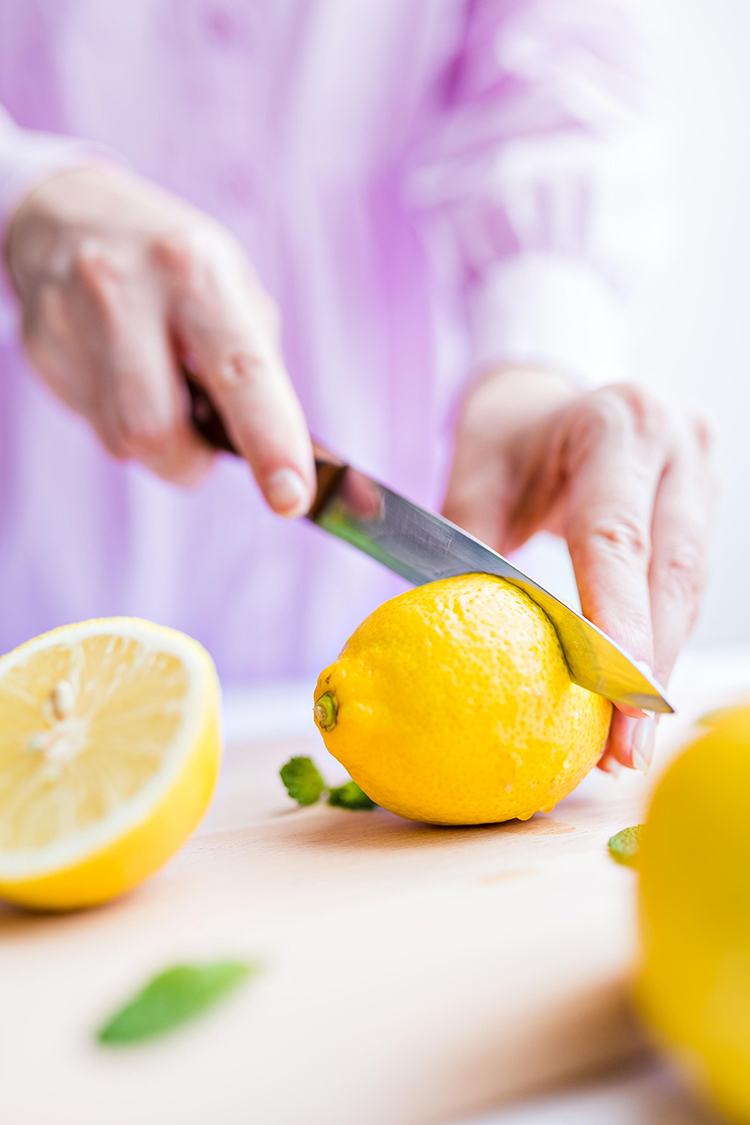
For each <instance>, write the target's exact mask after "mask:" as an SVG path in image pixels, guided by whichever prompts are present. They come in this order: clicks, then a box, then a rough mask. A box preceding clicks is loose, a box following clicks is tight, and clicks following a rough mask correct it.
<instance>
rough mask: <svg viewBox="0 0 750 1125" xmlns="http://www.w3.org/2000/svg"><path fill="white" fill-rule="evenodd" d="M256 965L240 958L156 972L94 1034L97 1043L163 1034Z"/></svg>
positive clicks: (211, 1002) (223, 993)
mask: <svg viewBox="0 0 750 1125" xmlns="http://www.w3.org/2000/svg"><path fill="white" fill-rule="evenodd" d="M257 971H258V967H257V966H256V965H253V964H247V963H245V962H241V961H214V962H212V963H209V964H206V965H175V966H174V967H173V968H171V969H166V970H165V971H164V972H163V973H159V974H158V975H157V976H155V977H154V978H153V979H152V980H150V981H149V982H148V984H147V985H146V986H145V987H144V988H143V989H141V991H140V992H139V993H138V994H137V995H136V996H134V997H133V999H132V1000H130V1001H129V1002H128V1003H127V1004H125V1005H124V1007H122V1008H120V1010H119V1011H118V1012H116V1013H115V1015H114V1016H112V1017H111V1019H109V1020H107V1022H106V1023H105V1024H104V1026H103V1027H102V1028H100V1029H99V1031H98V1033H97V1039H98V1040H99V1042H100V1043H107V1044H116V1045H119V1044H124V1043H136V1042H139V1041H140V1040H144V1039H152V1038H155V1037H156V1036H157V1035H163V1034H164V1033H165V1032H167V1031H172V1029H173V1028H176V1027H179V1025H180V1024H182V1023H185V1022H186V1021H187V1020H191V1019H194V1018H195V1017H196V1016H199V1015H201V1013H202V1012H205V1011H207V1009H208V1008H211V1007H212V1006H213V1005H214V1004H216V1003H217V1001H219V1000H221V999H222V998H223V997H224V996H226V995H228V994H229V993H230V992H231V991H232V990H233V989H235V988H236V987H237V986H238V985H239V984H241V983H242V981H244V980H246V979H247V978H248V977H249V976H250V975H253V974H255V973H256V972H257Z"/></svg>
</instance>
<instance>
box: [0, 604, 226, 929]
mask: <svg viewBox="0 0 750 1125" xmlns="http://www.w3.org/2000/svg"><path fill="white" fill-rule="evenodd" d="M220 756H221V739H220V730H219V687H218V680H217V677H216V672H215V669H214V666H213V662H212V660H211V658H210V656H209V655H208V653H207V652H206V651H205V650H204V649H203V648H202V647H201V646H200V645H199V644H198V643H197V642H196V641H193V640H192V639H191V638H189V637H187V636H185V635H184V634H182V633H179V632H177V631H176V630H173V629H167V628H164V627H160V626H156V625H153V624H151V623H150V622H147V621H141V620H139V619H135V618H109V619H102V620H97V621H86V622H82V623H80V624H77V625H68V626H64V627H62V628H60V629H56V630H54V631H53V632H51V633H47V634H45V635H44V636H41V637H37V638H35V639H34V640H32V641H29V642H27V643H26V644H25V645H21V646H20V648H17V649H15V650H14V651H13V652H11V653H8V654H7V655H6V656H3V657H2V658H0V894H1V895H3V896H5V897H6V898H8V899H11V900H13V901H15V902H18V903H21V904H24V905H28V906H34V907H40V908H45V909H66V908H72V907H81V906H88V905H92V904H94V903H98V902H102V901H104V900H105V899H108V898H112V897H113V896H115V895H118V894H121V893H122V892H123V891H125V890H128V889H129V888H130V887H133V886H135V885H136V884H137V883H138V882H140V881H141V880H142V879H144V878H146V877H147V876H148V875H150V874H152V873H153V872H154V871H155V870H156V869H157V868H158V867H159V866H161V864H162V863H164V862H165V861H166V860H167V859H168V858H169V857H170V856H171V855H172V854H173V853H174V852H175V851H176V850H177V848H179V846H180V845H181V844H182V843H183V842H184V840H185V839H186V838H187V836H188V835H189V834H190V832H191V831H192V830H193V828H194V827H195V825H196V824H197V822H198V820H199V819H200V817H201V815H202V814H203V812H204V811H205V809H206V806H207V804H208V801H209V799H210V796H211V792H212V790H213V787H214V783H215V780H216V775H217V771H218V765H219V760H220Z"/></svg>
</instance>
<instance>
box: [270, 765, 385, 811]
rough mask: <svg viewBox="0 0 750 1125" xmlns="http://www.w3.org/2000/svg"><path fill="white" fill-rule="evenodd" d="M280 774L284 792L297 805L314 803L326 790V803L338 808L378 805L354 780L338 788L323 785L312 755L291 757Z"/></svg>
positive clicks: (368, 807) (323, 782) (369, 807)
mask: <svg viewBox="0 0 750 1125" xmlns="http://www.w3.org/2000/svg"><path fill="white" fill-rule="evenodd" d="M279 773H280V776H281V780H282V781H283V782H284V785H285V786H286V791H287V793H288V794H289V796H290V797H291V798H292V800H293V801H296V802H297V804H298V805H314V804H315V803H316V801H319V800H320V798H321V797H322V795H323V793H325V792H327V793H328V804H329V805H333V806H335V807H336V808H339V809H374V808H377V805H376V804H375V802H374V801H373V800H371V798H370V797H368V796H367V794H366V793H365V792H364V791H363V790H362V789H360V787H359V786H358V785H357V783H356V781H347V782H346V783H345V784H344V785H339V786H337V787H331V786H330V785H326V783H325V781H324V780H323V777H322V775H321V773H320V771H319V770H318V767H317V766H316V765H315V762H313V760H312V758H290V759H289V761H288V762H287V763H286V764H285V765H283V766H282V767H281V770H280V771H279Z"/></svg>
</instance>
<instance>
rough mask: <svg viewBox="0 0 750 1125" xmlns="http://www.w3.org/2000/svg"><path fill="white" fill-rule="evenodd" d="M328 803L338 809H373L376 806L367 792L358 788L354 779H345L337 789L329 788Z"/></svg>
mask: <svg viewBox="0 0 750 1125" xmlns="http://www.w3.org/2000/svg"><path fill="white" fill-rule="evenodd" d="M328 804H329V805H335V806H336V807H337V808H340V809H374V808H377V806H376V804H375V802H374V801H371V800H370V798H369V797H368V796H367V794H366V793H365V792H364V791H363V790H362V789H360V787H359V786H358V785H357V783H356V781H347V783H346V785H340V786H339V787H338V789H331V790H330V791H329V793H328Z"/></svg>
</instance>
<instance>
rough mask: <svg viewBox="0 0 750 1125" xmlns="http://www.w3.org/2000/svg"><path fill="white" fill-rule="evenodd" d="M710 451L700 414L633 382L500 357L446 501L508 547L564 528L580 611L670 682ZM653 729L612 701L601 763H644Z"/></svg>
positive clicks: (465, 418) (476, 403)
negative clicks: (583, 378) (508, 362)
mask: <svg viewBox="0 0 750 1125" xmlns="http://www.w3.org/2000/svg"><path fill="white" fill-rule="evenodd" d="M710 453H711V437H710V434H709V431H708V428H707V426H706V424H705V422H704V421H703V420H702V419H700V418H696V417H694V416H691V415H690V414H688V413H687V412H685V411H684V410H682V409H681V408H679V407H677V406H676V405H665V404H664V403H662V402H661V401H660V400H659V399H657V398H656V397H655V396H653V395H652V394H650V393H649V392H647V391H645V390H643V389H642V388H640V387H638V386H635V385H632V384H616V385H613V386H607V387H600V388H598V389H596V390H592V391H586V392H581V391H580V390H577V389H576V388H574V387H573V386H572V385H571V384H570V382H568V381H567V380H566V379H564V378H563V377H562V376H559V375H557V374H555V373H553V372H550V371H543V370H537V369H532V368H529V369H513V368H506V369H500V370H498V371H495V372H492V373H490V374H489V375H488V376H487V377H486V378H485V379H484V380H482V381H481V382H479V383H478V384H477V385H476V386H474V387H473V389H472V390H471V391H470V393H469V395H468V396H467V399H466V401H465V403H464V407H463V410H462V413H461V416H460V419H459V422H458V426H457V430H456V449H455V456H454V461H453V467H452V471H451V476H450V480H449V483H448V489H447V493H446V498H445V505H444V513H445V515H446V516H447V517H448V518H449V519H451V520H453V522H454V523H457V524H459V525H460V526H461V527H463V528H465V529H466V530H467V531H469V532H471V533H472V534H473V535H476V536H477V537H478V538H479V539H482V540H483V541H484V542H486V543H487V544H489V545H490V546H491V547H494V548H495V549H496V550H498V551H500V552H501V553H502V554H506V555H507V554H508V553H509V552H511V551H513V550H515V549H516V548H518V547H520V546H521V544H522V543H524V542H525V540H527V539H528V538H529V536H530V535H532V534H533V533H534V532H535V531H538V530H541V529H545V530H548V531H552V532H554V533H555V534H558V535H561V536H563V537H564V538H565V539H566V541H567V544H568V548H569V550H570V555H571V559H572V561H573V568H574V570H575V575H576V581H577V584H578V590H579V594H580V598H581V608H582V610H583V613H584V615H585V616H586V617H588V618H589V619H590V620H591V621H593V622H594V623H595V624H596V625H598V626H599V627H600V628H602V629H603V630H604V631H605V632H606V633H608V634H609V635H610V636H611V637H613V638H614V639H615V640H616V641H618V642H619V643H620V644H621V645H622V646H623V647H624V648H625V649H626V651H627V652H629V653H630V654H631V655H632V656H634V657H636V659H638V660H642V661H645V662H646V663H647V664H648V666H649V667H650V668H651V669H652V671H653V673H654V675H655V676H656V679H657V680H658V681H659V682H660V683H662V684H666V683H667V681H668V678H669V675H670V673H671V670H672V666H673V665H674V662H675V660H676V658H677V655H678V653H679V651H680V648H681V647H682V645H683V643H684V641H685V640H686V638H687V637H688V635H689V633H690V631H691V629H692V627H693V624H694V622H695V618H696V616H697V613H698V608H699V604H700V598H701V594H702V591H703V587H704V584H705V581H706V575H707V568H708V558H707V548H708V543H709V540H710V536H711V530H712V524H713V514H714V507H715V495H716V484H715V477H714V473H713V468H712V464H711V456H710ZM655 730H656V723H655V720H654V719H653V718H651V717H650V716H643V713H642V712H637V711H629V710H628V709H626V708H620V709H619V710H618V711H615V713H614V716H613V721H612V728H611V732H610V739H609V744H608V749H607V752H606V754H605V755H604V757H603V758H602V760H601V762H600V763H599V764H600V766H601V768H603V769H605V770H609V771H610V772H616V771H617V769H618V768H619V767H618V766H617V765H616V762H619V763H621V764H622V765H624V766H632V767H634V768H637V769H642V770H644V771H645V770H647V769H648V766H649V764H650V762H651V758H652V755H653V746H654V735H655Z"/></svg>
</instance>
